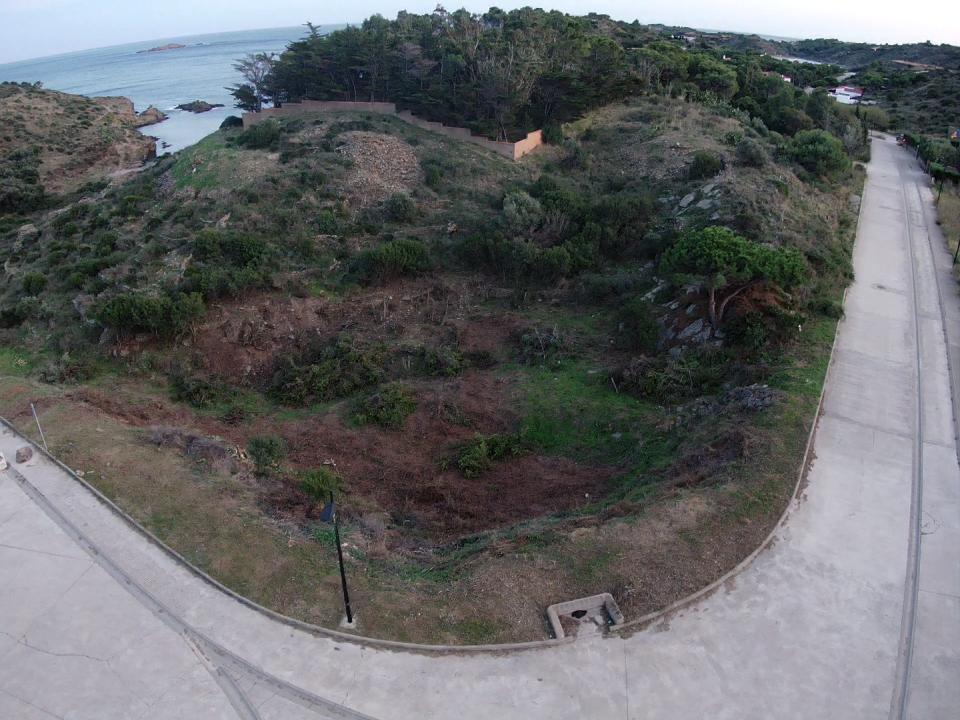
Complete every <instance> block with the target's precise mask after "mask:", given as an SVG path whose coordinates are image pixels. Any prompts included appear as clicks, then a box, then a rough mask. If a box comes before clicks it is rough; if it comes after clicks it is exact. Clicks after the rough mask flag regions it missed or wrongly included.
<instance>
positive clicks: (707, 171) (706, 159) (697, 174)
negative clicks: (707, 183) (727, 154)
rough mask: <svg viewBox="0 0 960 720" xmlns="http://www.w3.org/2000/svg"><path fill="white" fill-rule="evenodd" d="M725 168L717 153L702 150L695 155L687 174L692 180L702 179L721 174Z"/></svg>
mask: <svg viewBox="0 0 960 720" xmlns="http://www.w3.org/2000/svg"><path fill="white" fill-rule="evenodd" d="M722 169H723V162H722V160H721V159H720V156H719V155H717V154H716V153H711V152H706V151H704V150H700V151H698V152H696V153H694V155H693V162H692V163H690V167H689V168H688V169H687V176H688V177H689V178H690V179H691V180H702V179H704V178H711V177H714V176H715V175H717V174H719V173H720V171H721V170H722Z"/></svg>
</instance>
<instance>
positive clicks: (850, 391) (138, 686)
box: [0, 138, 960, 720]
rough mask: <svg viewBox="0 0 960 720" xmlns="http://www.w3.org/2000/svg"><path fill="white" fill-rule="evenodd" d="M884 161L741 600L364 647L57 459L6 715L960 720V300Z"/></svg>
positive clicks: (26, 571)
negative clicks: (794, 466) (118, 503)
mask: <svg viewBox="0 0 960 720" xmlns="http://www.w3.org/2000/svg"><path fill="white" fill-rule="evenodd" d="M873 145H874V150H873V156H874V159H873V161H872V162H871V163H870V166H869V179H868V185H867V189H866V192H865V196H864V200H863V211H862V219H861V223H860V228H859V232H858V241H857V247H856V251H855V258H854V262H855V268H856V282H855V284H854V285H853V286H852V287H851V289H850V291H849V293H848V296H847V301H846V317H845V318H844V320H843V321H842V322H841V325H840V331H839V335H838V339H837V347H836V351H835V356H834V360H833V363H832V365H831V368H830V371H829V374H828V381H827V390H826V395H825V398H824V406H823V413H822V416H821V419H820V422H819V425H818V429H817V432H816V435H815V440H814V448H813V449H814V456H815V459H814V460H813V462H812V465H811V467H810V471H809V474H808V482H807V484H806V486H805V488H804V490H803V492H802V493H801V495H800V497H799V498H798V500H797V502H796V503H794V505H793V506H792V507H791V510H790V513H789V515H788V517H787V519H786V521H785V523H784V524H783V525H782V526H781V527H780V529H779V530H778V531H777V533H776V537H775V542H774V543H773V544H772V546H770V547H769V548H768V549H767V550H765V551H763V552H762V553H761V554H760V555H759V556H758V557H757V558H756V559H755V560H754V561H753V563H752V564H750V565H749V567H748V568H746V569H745V570H744V571H743V572H742V573H740V574H739V575H737V576H736V577H735V578H734V579H732V580H731V581H729V582H728V583H726V584H725V585H724V586H723V587H722V588H721V589H719V590H718V591H717V592H715V593H713V594H712V595H709V596H708V597H706V598H704V599H702V600H700V601H698V602H696V603H694V604H692V605H690V606H688V607H687V608H685V609H683V610H681V611H678V612H676V613H674V614H672V616H671V617H669V618H668V619H665V620H663V621H662V622H659V623H656V624H655V625H653V626H652V627H648V628H647V629H644V630H642V631H638V632H635V633H633V634H626V633H624V634H623V635H621V636H614V637H608V638H602V637H599V636H596V637H587V638H580V639H578V640H576V641H575V642H570V643H564V644H559V645H551V646H545V647H538V648H532V649H526V650H522V651H509V652H499V653H487V652H480V653H455V654H440V653H431V652H424V651H420V652H414V651H410V650H403V649H397V648H390V647H386V646H384V645H382V644H361V643H355V642H344V641H342V640H340V639H337V638H335V637H331V636H326V635H324V634H322V633H315V632H309V631H307V630H306V629H303V628H299V627H296V626H292V625H290V624H287V623H283V622H281V621H280V620H278V619H277V618H275V617H271V616H270V615H268V614H265V613H263V612H260V611H258V610H256V609H255V608H252V607H250V606H249V605H247V604H244V603H242V602H240V601H238V600H237V599H235V598H233V597H231V596H230V595H228V594H226V593H224V592H223V591H222V590H220V589H218V588H216V587H214V586H213V585H211V584H210V583H209V582H206V581H205V580H203V579H202V578H200V577H198V576H197V575H196V574H194V573H193V572H191V571H190V570H189V569H187V568H185V567H183V566H182V565H181V564H179V563H178V562H177V561H176V560H175V559H174V558H172V557H171V555H169V554H168V553H167V552H166V551H165V550H164V549H163V548H161V547H159V546H157V545H155V544H153V543H151V542H149V541H148V540H147V539H146V538H144V537H143V536H142V535H141V534H139V533H138V532H137V531H136V530H135V529H134V528H133V527H131V526H130V525H129V524H128V523H127V522H126V521H125V520H123V519H122V518H121V517H119V516H118V515H117V514H116V513H115V512H114V511H113V510H112V509H111V508H109V507H108V506H107V505H105V504H104V503H103V502H101V501H100V500H98V499H97V498H96V497H95V496H94V495H93V494H92V493H91V492H90V491H89V490H87V489H86V488H85V487H83V486H82V485H81V484H80V482H78V480H77V479H75V478H73V477H72V476H71V475H70V474H69V473H67V472H65V471H64V470H63V469H62V468H60V467H59V466H58V465H56V464H55V463H53V462H51V461H50V460H48V459H46V458H44V457H42V456H40V455H38V456H35V458H34V459H33V460H31V461H29V462H28V463H26V464H24V465H15V466H14V468H13V469H12V470H11V471H8V472H6V473H0V718H50V717H59V718H71V720H72V719H74V718H97V720H107V719H108V718H177V717H183V718H191V719H192V718H244V719H249V718H263V719H264V720H267V719H272V718H278V719H279V718H283V719H284V720H296V719H297V718H360V717H374V718H380V719H382V720H394V719H396V718H411V719H414V718H416V719H417V720H421V719H423V718H456V719H457V720H468V719H470V718H484V719H486V718H494V717H495V718H498V719H502V720H509V719H513V718H516V719H518V720H519V719H524V720H526V719H529V718H550V719H551V720H563V719H566V718H569V719H570V720H573V719H576V720H581V719H583V718H597V719H604V718H633V719H635V720H636V719H639V718H657V719H661V718H662V719H665V720H674V719H680V718H684V719H685V718H712V719H723V718H730V719H731V720H733V719H736V720H749V719H751V718H757V719H758V720H759V719H761V718H763V719H764V720H767V719H768V718H778V719H789V718H798V719H799V718H809V719H811V720H812V719H817V720H820V719H822V718H838V719H846V718H871V719H875V718H880V717H890V718H902V717H907V718H917V719H920V718H923V719H924V720H937V719H938V718H956V717H957V714H958V710H957V709H958V708H960V542H958V540H960V468H958V464H957V453H956V449H957V448H956V426H955V423H954V415H955V410H954V403H953V402H952V399H953V397H954V396H953V395H952V394H951V373H950V370H951V367H952V368H953V369H954V370H955V369H956V368H957V367H958V365H957V363H958V362H960V346H958V345H957V343H956V342H955V339H954V338H953V337H952V335H951V342H949V343H948V342H947V340H946V337H945V334H944V326H945V321H947V324H948V325H949V328H950V332H951V333H954V332H956V331H957V330H960V298H958V294H957V289H956V284H955V282H954V281H953V279H952V277H951V276H950V268H949V265H950V259H949V257H947V256H946V253H945V251H944V250H943V246H942V237H940V235H939V231H938V229H937V226H936V225H935V223H934V222H933V215H932V213H931V208H930V202H931V197H930V192H929V189H928V188H927V186H926V182H925V179H924V177H923V176H922V174H921V173H919V171H918V170H917V169H916V167H915V165H914V160H913V158H912V156H911V154H910V153H909V151H905V150H902V149H900V148H898V147H897V146H896V145H895V144H894V143H893V142H892V141H890V140H889V139H887V138H884V139H877V140H875V141H874V143H873ZM941 292H942V297H943V300H944V302H943V303H942V304H941ZM948 352H949V354H950V356H952V357H953V358H954V361H953V364H952V365H951V364H950V363H948V360H947V358H948ZM22 444H23V441H22V439H20V438H18V437H17V436H15V435H14V434H13V433H12V432H10V431H9V430H2V431H0V452H3V453H4V454H5V455H6V456H7V457H8V458H12V457H13V454H14V451H15V450H16V448H17V447H19V446H20V445H22ZM361 613H362V609H361Z"/></svg>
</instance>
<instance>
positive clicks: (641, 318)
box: [620, 297, 660, 354]
mask: <svg viewBox="0 0 960 720" xmlns="http://www.w3.org/2000/svg"><path fill="white" fill-rule="evenodd" d="M620 329H621V332H622V337H623V342H624V345H625V346H626V347H627V348H629V349H631V350H639V351H640V352H643V353H647V354H650V353H653V352H654V351H655V350H656V349H657V343H658V342H659V341H660V325H659V324H658V323H657V320H656V317H654V314H653V305H652V304H651V303H649V302H647V301H646V300H644V299H642V298H640V297H635V298H633V299H631V300H629V301H628V302H626V303H625V304H624V305H623V307H622V308H621V310H620Z"/></svg>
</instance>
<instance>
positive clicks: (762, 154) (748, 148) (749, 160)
mask: <svg viewBox="0 0 960 720" xmlns="http://www.w3.org/2000/svg"><path fill="white" fill-rule="evenodd" d="M737 162H738V163H740V164H741V165H745V166H747V167H755V168H759V167H763V166H764V165H766V164H767V151H766V150H764V149H763V145H761V144H760V143H758V142H757V141H756V140H753V139H751V138H744V139H743V140H741V141H740V142H738V143H737Z"/></svg>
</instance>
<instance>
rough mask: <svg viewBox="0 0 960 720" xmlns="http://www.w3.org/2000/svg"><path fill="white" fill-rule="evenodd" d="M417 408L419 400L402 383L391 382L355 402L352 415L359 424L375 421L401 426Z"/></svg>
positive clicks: (377, 423) (389, 426)
mask: <svg viewBox="0 0 960 720" xmlns="http://www.w3.org/2000/svg"><path fill="white" fill-rule="evenodd" d="M416 409H417V402H416V400H414V398H413V395H411V393H410V391H409V390H408V389H407V388H405V387H404V386H403V385H401V384H400V383H390V384H389V385H384V386H383V387H381V388H380V389H379V390H377V391H376V392H373V393H371V394H369V395H367V396H365V397H363V398H361V399H360V400H358V401H357V402H356V403H354V406H353V410H352V412H351V414H350V417H351V419H352V420H353V422H355V423H357V424H358V425H366V424H368V423H374V424H376V425H380V426H381V427H387V428H399V427H401V426H402V425H403V423H404V421H405V420H406V419H407V417H408V416H409V415H410V413H412V412H413V411H414V410H416Z"/></svg>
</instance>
